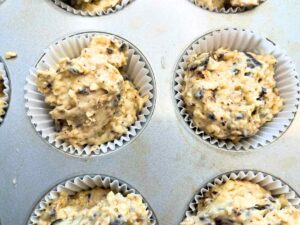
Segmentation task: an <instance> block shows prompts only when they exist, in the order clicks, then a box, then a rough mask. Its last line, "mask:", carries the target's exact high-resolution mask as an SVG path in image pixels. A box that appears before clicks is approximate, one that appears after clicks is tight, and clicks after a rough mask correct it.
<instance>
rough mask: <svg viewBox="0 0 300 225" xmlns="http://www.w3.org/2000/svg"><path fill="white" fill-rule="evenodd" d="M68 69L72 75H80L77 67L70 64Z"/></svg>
mask: <svg viewBox="0 0 300 225" xmlns="http://www.w3.org/2000/svg"><path fill="white" fill-rule="evenodd" d="M68 71H69V72H70V73H71V74H73V75H80V74H81V71H79V70H78V69H77V68H75V67H72V66H70V67H69V68H68Z"/></svg>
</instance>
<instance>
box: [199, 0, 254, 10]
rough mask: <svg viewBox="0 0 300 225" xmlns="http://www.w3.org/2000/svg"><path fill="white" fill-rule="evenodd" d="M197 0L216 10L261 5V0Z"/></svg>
mask: <svg viewBox="0 0 300 225" xmlns="http://www.w3.org/2000/svg"><path fill="white" fill-rule="evenodd" d="M195 2H196V3H197V4H202V5H205V6H207V7H208V8H209V9H210V10H214V9H222V8H225V9H228V8H230V7H253V6H257V5H259V3H260V0H195Z"/></svg>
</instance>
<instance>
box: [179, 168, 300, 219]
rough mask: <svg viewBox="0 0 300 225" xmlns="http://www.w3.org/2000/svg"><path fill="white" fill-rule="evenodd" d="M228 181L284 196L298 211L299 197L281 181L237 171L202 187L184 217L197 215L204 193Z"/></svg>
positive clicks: (259, 174) (271, 176) (221, 176)
mask: <svg viewBox="0 0 300 225" xmlns="http://www.w3.org/2000/svg"><path fill="white" fill-rule="evenodd" d="M228 180H244V181H250V182H252V183H255V184H258V185H260V186H261V187H262V188H264V189H266V190H267V191H270V192H271V194H272V196H275V197H279V196H281V195H284V196H285V197H286V198H287V199H288V201H289V202H290V203H291V204H292V205H293V206H294V207H296V208H297V209H300V197H299V195H298V194H297V193H296V192H295V191H294V190H293V189H292V188H291V187H290V186H289V185H287V184H286V183H285V182H283V181H282V180H281V179H279V178H277V177H275V176H273V175H270V174H267V173H264V172H259V171H253V170H239V171H231V172H228V173H224V174H221V175H219V176H217V177H215V178H214V179H212V180H211V181H209V182H207V183H206V184H205V185H203V186H202V188H201V189H200V190H199V191H198V192H197V194H196V195H195V196H194V197H193V199H192V200H191V202H190V203H189V205H188V209H187V211H186V212H185V217H187V216H192V215H195V214H196V213H197V206H198V203H199V202H200V201H201V200H202V199H203V198H204V195H205V193H207V192H209V191H210V190H211V189H212V188H213V187H214V186H216V185H220V184H223V183H225V182H226V181H228ZM185 217H184V218H185Z"/></svg>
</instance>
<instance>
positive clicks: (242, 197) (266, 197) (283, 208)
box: [181, 180, 300, 225]
mask: <svg viewBox="0 0 300 225" xmlns="http://www.w3.org/2000/svg"><path fill="white" fill-rule="evenodd" d="M197 211H198V212H197V215H195V216H189V217H187V218H186V219H185V220H184V221H183V222H182V223H181V225H279V224H280V225H299V224H300V211H299V210H298V209H296V208H295V207H294V206H292V205H291V204H290V203H289V202H288V200H287V199H286V197H284V196H281V197H279V198H275V197H273V196H272V195H271V193H270V192H268V191H266V190H265V189H263V188H262V187H260V186H259V185H257V184H254V183H251V182H248V181H232V180H229V181H227V182H226V183H225V184H222V185H219V186H215V187H213V188H212V189H211V190H210V191H209V192H207V193H206V195H205V196H204V198H203V200H202V201H201V202H199V204H198V209H197Z"/></svg>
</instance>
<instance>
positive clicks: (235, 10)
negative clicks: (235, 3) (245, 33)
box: [189, 0, 267, 14]
mask: <svg viewBox="0 0 300 225" xmlns="http://www.w3.org/2000/svg"><path fill="white" fill-rule="evenodd" d="M189 1H190V2H192V3H193V4H195V5H196V6H198V7H200V8H202V9H205V10H208V11H211V12H216V13H224V14H234V13H241V12H245V11H248V10H251V9H255V8H256V7H259V6H260V5H261V4H263V3H264V2H266V1H267V0H260V3H259V5H258V6H254V7H230V8H221V9H218V8H215V9H209V8H208V7H207V6H206V5H205V4H201V3H197V0H189Z"/></svg>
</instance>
